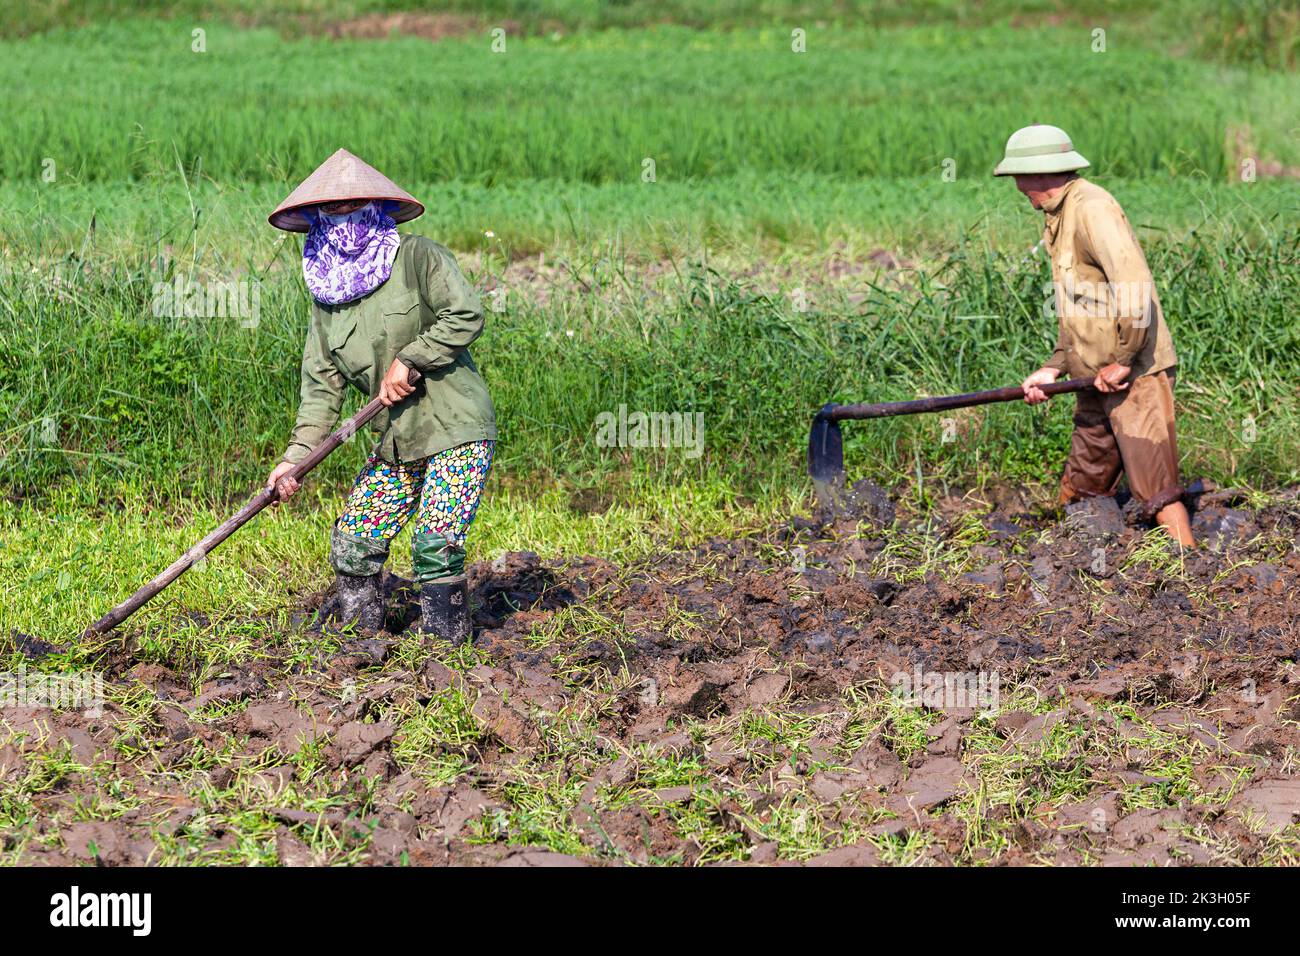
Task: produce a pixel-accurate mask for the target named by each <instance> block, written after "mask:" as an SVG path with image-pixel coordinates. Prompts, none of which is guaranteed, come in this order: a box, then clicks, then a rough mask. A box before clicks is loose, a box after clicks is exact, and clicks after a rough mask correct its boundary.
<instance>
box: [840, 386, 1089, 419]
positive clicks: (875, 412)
mask: <svg viewBox="0 0 1300 956" xmlns="http://www.w3.org/2000/svg"><path fill="white" fill-rule="evenodd" d="M1092 383H1093V379H1090V378H1072V379H1068V380H1066V381H1064V382H1053V383H1052V384H1050V385H1040V386H1039V388H1041V389H1042V390H1043V392H1044V393H1046V394H1048V395H1061V394H1063V393H1065V392H1082V391H1083V390H1084V389H1085V388H1092ZM1024 397H1025V393H1024V390H1023V389H1022V388H1021V387H1020V386H1019V385H1008V386H1007V387H1006V388H994V389H989V390H988V391H987V392H967V393H966V394H965V395H943V396H939V397H937V398H918V399H914V400H912V401H910V402H877V403H876V404H874V405H870V404H869V405H830V406H827V407H826V408H824V409H823V410H822V411H821V412H819V413H818V417H819V418H825V419H828V420H830V421H833V422H839V421H844V420H845V419H860V418H888V417H890V416H891V415H915V414H917V413H918V412H943V411H947V410H948V409H950V408H966V407H968V406H970V405H987V404H989V403H991V402H1014V401H1018V400H1019V399H1022V398H1024Z"/></svg>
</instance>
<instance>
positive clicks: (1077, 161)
mask: <svg viewBox="0 0 1300 956" xmlns="http://www.w3.org/2000/svg"><path fill="white" fill-rule="evenodd" d="M1088 165H1089V164H1088V161H1087V160H1086V159H1084V158H1083V157H1082V156H1080V155H1079V154H1078V153H1076V152H1075V151H1074V144H1073V143H1071V142H1070V136H1069V134H1068V133H1066V132H1065V130H1063V129H1061V128H1060V127H1059V126H1026V127H1025V128H1024V129H1018V130H1016V131H1015V132H1014V133H1012V134H1011V138H1010V139H1009V140H1007V154H1006V156H1004V157H1003V159H1002V162H1000V163H998V168H997V169H995V170H993V175H994V176H1016V175H1020V174H1026V175H1034V174H1036V173H1071V172H1074V171H1075V170H1076V169H1083V168H1084V167H1086V166H1088Z"/></svg>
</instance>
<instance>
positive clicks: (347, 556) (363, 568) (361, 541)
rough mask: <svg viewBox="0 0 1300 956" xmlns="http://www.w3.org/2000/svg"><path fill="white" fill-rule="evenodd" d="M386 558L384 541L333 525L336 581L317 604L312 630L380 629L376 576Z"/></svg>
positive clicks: (381, 611) (381, 605)
mask: <svg viewBox="0 0 1300 956" xmlns="http://www.w3.org/2000/svg"><path fill="white" fill-rule="evenodd" d="M387 559H388V542H387V541H385V540H383V539H381V538H362V537H358V536H356V535H351V534H345V533H344V532H342V531H339V530H338V528H335V529H334V531H333V533H332V534H331V535H330V564H331V565H332V566H333V567H334V572H335V574H336V575H337V576H338V577H337V582H338V583H337V584H336V586H335V588H334V594H333V595H332V596H331V597H330V598H328V599H327V600H326V602H325V603H324V604H322V605H321V608H320V611H319V613H318V614H317V615H316V620H315V621H314V622H313V624H312V630H313V631H322V630H325V629H326V628H328V629H329V630H331V631H341V630H345V629H348V628H352V629H354V630H356V631H358V632H369V633H373V632H375V631H378V630H380V629H381V628H382V627H383V626H384V597H383V591H382V590H381V589H380V587H379V579H380V577H381V574H380V572H381V571H383V568H384V562H385V561H386V560H387Z"/></svg>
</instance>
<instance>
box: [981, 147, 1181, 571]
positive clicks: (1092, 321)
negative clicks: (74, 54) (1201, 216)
mask: <svg viewBox="0 0 1300 956" xmlns="http://www.w3.org/2000/svg"><path fill="white" fill-rule="evenodd" d="M1087 166H1088V161H1087V160H1086V159H1084V158H1083V157H1082V156H1080V155H1079V154H1078V153H1076V152H1075V151H1074V145H1073V144H1072V143H1071V142H1070V137H1069V136H1067V135H1066V134H1065V132H1064V131H1063V130H1061V129H1058V128H1057V127H1055V126H1027V127H1025V128H1024V129H1021V130H1017V131H1016V132H1015V133H1013V134H1012V136H1011V138H1010V139H1009V140H1007V149H1006V156H1005V157H1004V158H1003V160H1002V162H1001V163H999V164H998V166H997V168H996V169H995V170H994V171H993V175H995V176H1012V177H1014V178H1015V181H1016V188H1017V189H1019V190H1020V191H1021V192H1022V193H1024V194H1025V196H1026V197H1027V198H1028V199H1029V202H1030V203H1031V204H1032V205H1033V207H1034V208H1035V209H1041V210H1042V211H1043V216H1044V219H1045V225H1044V229H1043V241H1044V243H1045V244H1046V246H1047V251H1048V254H1049V255H1050V256H1051V259H1052V285H1053V289H1054V294H1055V303H1056V312H1057V318H1058V332H1057V340H1056V349H1055V351H1053V352H1052V357H1051V358H1050V359H1049V360H1048V361H1047V362H1046V363H1045V364H1044V365H1043V367H1042V368H1040V369H1039V370H1038V371H1036V372H1034V373H1033V374H1032V375H1030V376H1029V377H1028V378H1026V379H1025V381H1024V383H1023V385H1022V387H1023V388H1024V391H1025V401H1026V402H1028V403H1029V404H1031V405H1036V404H1038V403H1039V402H1044V401H1046V400H1047V399H1048V398H1049V397H1050V396H1048V395H1046V394H1044V392H1043V391H1042V388H1041V386H1043V385H1047V384H1050V383H1051V382H1054V381H1056V379H1057V377H1058V376H1060V375H1061V374H1063V373H1064V374H1067V375H1068V376H1069V377H1070V378H1084V377H1092V378H1093V384H1094V385H1095V386H1096V391H1092V390H1091V389H1089V390H1087V391H1083V392H1079V393H1078V396H1077V399H1076V401H1077V405H1076V407H1075V412H1074V436H1073V438H1072V439H1071V442H1070V456H1069V458H1068V459H1067V460H1066V463H1065V474H1064V475H1063V476H1062V477H1061V502H1062V503H1063V504H1068V503H1070V502H1073V501H1078V500H1080V499H1082V498H1088V497H1093V496H1097V495H1114V494H1115V492H1116V490H1117V489H1118V487H1119V478H1120V473H1121V472H1123V473H1125V474H1126V475H1127V476H1128V484H1129V489H1130V490H1131V491H1132V493H1133V496H1134V497H1135V498H1136V499H1137V500H1138V502H1139V503H1140V505H1141V507H1142V510H1143V513H1144V514H1146V515H1147V516H1148V517H1150V516H1152V515H1154V516H1155V519H1156V521H1158V522H1159V523H1160V524H1161V525H1162V526H1163V527H1164V528H1165V529H1166V530H1167V531H1168V532H1169V533H1170V534H1171V535H1173V537H1174V538H1175V539H1176V540H1177V541H1178V543H1179V544H1181V545H1183V546H1185V547H1195V540H1194V539H1193V538H1192V528H1191V522H1190V520H1189V519H1188V516H1187V508H1186V507H1185V506H1184V505H1183V501H1182V498H1183V488H1182V484H1181V482H1180V481H1179V477H1178V443H1177V441H1176V439H1175V436H1174V396H1173V380H1174V372H1175V368H1176V366H1177V362H1178V360H1177V358H1176V356H1175V355H1174V343H1173V340H1172V339H1171V338H1170V336H1169V328H1168V326H1166V325H1165V318H1164V314H1163V313H1162V312H1161V309H1160V299H1159V297H1158V296H1157V295H1156V291H1155V284H1154V283H1153V282H1152V279H1151V270H1150V269H1148V268H1147V263H1146V258H1145V257H1144V256H1143V255H1142V250H1141V248H1140V247H1139V246H1138V242H1137V237H1136V236H1135V235H1134V234H1133V230H1132V228H1131V227H1130V226H1129V223H1128V218H1127V217H1126V216H1125V215H1124V210H1123V209H1121V208H1120V205H1119V203H1118V202H1116V201H1115V198H1114V197H1113V196H1111V194H1110V193H1108V192H1106V190H1104V189H1102V188H1101V187H1100V186H1096V185H1094V184H1093V183H1090V182H1088V181H1087V180H1086V179H1083V178H1082V177H1081V176H1079V174H1078V172H1077V170H1080V169H1083V168H1085V167H1087Z"/></svg>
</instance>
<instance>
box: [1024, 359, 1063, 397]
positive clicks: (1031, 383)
mask: <svg viewBox="0 0 1300 956" xmlns="http://www.w3.org/2000/svg"><path fill="white" fill-rule="evenodd" d="M1060 375H1061V371H1060V369H1055V368H1052V367H1050V366H1046V365H1045V366H1043V367H1042V368H1040V369H1039V370H1038V371H1037V372H1035V373H1034V374H1033V375H1031V376H1029V378H1027V379H1025V380H1024V381H1023V382H1021V383H1020V387H1021V388H1023V389H1024V390H1025V401H1026V402H1028V403H1029V404H1030V405H1037V404H1038V403H1039V402H1045V401H1047V400H1048V399H1049V398H1051V397H1052V396H1050V395H1048V394H1047V393H1046V392H1044V391H1043V390H1042V389H1041V388H1039V387H1038V386H1040V385H1051V384H1052V383H1053V382H1055V381H1056V380H1057V378H1059V377H1060Z"/></svg>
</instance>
